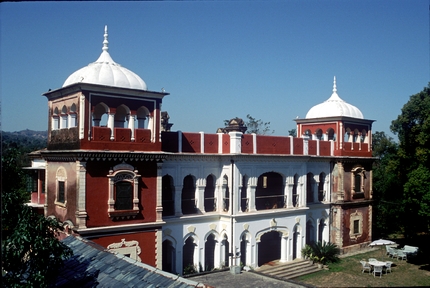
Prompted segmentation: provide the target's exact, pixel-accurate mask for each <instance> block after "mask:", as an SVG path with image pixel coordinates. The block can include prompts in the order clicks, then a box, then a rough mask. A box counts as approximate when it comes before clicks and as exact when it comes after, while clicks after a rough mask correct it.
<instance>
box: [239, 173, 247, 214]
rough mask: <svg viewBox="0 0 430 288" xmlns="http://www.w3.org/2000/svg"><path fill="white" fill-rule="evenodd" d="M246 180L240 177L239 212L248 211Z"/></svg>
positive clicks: (244, 177)
mask: <svg viewBox="0 0 430 288" xmlns="http://www.w3.org/2000/svg"><path fill="white" fill-rule="evenodd" d="M247 190H248V179H247V177H246V176H243V177H242V190H241V191H240V210H241V211H242V212H246V211H248V196H247V193H248V192H247Z"/></svg>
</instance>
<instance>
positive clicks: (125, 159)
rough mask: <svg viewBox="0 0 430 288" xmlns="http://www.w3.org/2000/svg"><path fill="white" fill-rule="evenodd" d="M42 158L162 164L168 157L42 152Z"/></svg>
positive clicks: (164, 155) (48, 159)
mask: <svg viewBox="0 0 430 288" xmlns="http://www.w3.org/2000/svg"><path fill="white" fill-rule="evenodd" d="M41 156H42V157H43V159H44V160H47V161H58V162H72V161H85V162H88V161H123V162H131V161H156V162H162V161H164V160H165V159H166V157H167V155H166V154H163V153H146V152H114V151H82V150H77V151H42V152H41Z"/></svg>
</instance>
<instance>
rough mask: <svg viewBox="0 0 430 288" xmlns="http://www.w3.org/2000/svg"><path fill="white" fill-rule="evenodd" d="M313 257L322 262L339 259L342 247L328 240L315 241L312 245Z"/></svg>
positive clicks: (332, 261)
mask: <svg viewBox="0 0 430 288" xmlns="http://www.w3.org/2000/svg"><path fill="white" fill-rule="evenodd" d="M310 246H311V248H312V255H313V259H314V260H315V261H316V262H318V263H321V264H327V263H335V262H337V261H339V257H338V256H339V254H340V249H339V247H337V245H336V244H333V243H331V242H326V241H323V242H321V241H318V242H313V243H312V244H311V245H310Z"/></svg>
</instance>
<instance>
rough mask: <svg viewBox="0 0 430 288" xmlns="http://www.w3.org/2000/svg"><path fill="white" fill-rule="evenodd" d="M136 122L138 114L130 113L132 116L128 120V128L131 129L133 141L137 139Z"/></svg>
mask: <svg viewBox="0 0 430 288" xmlns="http://www.w3.org/2000/svg"><path fill="white" fill-rule="evenodd" d="M135 123H136V115H130V118H129V120H128V128H129V129H130V130H131V141H132V142H133V141H134V140H135V136H134V133H135V131H134V127H135Z"/></svg>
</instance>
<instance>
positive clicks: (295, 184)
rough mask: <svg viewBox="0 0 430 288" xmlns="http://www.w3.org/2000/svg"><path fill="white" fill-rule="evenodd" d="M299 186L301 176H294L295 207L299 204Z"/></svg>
mask: <svg viewBox="0 0 430 288" xmlns="http://www.w3.org/2000/svg"><path fill="white" fill-rule="evenodd" d="M298 185H299V175H297V174H295V175H294V183H293V195H292V196H293V199H292V200H293V206H294V207H297V206H298V204H299V194H298V191H297V187H298Z"/></svg>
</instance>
